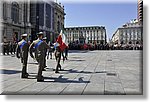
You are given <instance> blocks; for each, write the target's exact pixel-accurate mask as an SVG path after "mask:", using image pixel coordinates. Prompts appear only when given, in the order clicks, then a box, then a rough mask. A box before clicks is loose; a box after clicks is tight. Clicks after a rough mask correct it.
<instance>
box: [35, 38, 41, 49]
mask: <svg viewBox="0 0 150 102" xmlns="http://www.w3.org/2000/svg"><path fill="white" fill-rule="evenodd" d="M42 42H43V41H42V40H40V41H39V42H38V43H36V44H35V46H34V48H35V49H36V48H37V47H38V46H39V45H40V44H41V43H42Z"/></svg>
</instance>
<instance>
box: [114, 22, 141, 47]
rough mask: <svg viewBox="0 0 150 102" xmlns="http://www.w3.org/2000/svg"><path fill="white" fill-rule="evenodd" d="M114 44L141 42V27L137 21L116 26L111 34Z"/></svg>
mask: <svg viewBox="0 0 150 102" xmlns="http://www.w3.org/2000/svg"><path fill="white" fill-rule="evenodd" d="M112 42H113V43H114V44H142V43H143V27H142V24H140V23H139V22H137V21H132V22H130V23H127V24H125V25H123V26H122V27H120V28H118V29H117V30H116V32H115V33H114V34H113V36H112Z"/></svg>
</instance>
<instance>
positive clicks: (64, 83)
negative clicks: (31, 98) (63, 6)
mask: <svg viewBox="0 0 150 102" xmlns="http://www.w3.org/2000/svg"><path fill="white" fill-rule="evenodd" d="M0 57H1V58H2V59H3V60H2V63H1V67H0V70H1V73H0V77H2V80H1V82H0V83H1V84H2V85H3V87H2V90H1V91H2V94H33V95H36V94H54V95H64V94H65V95H70V94H72V95H81V94H82V95H88V94H93V95H96V94H100V95H105V94H106V95H118V94H119V95H120V94H121V95H126V94H142V93H143V90H142V89H143V88H142V83H143V82H142V69H143V65H142V51H129V50H126V51H120V50H116V51H71V52H70V53H69V58H68V60H67V61H65V62H64V63H63V62H61V64H62V68H63V69H64V70H63V71H61V72H60V73H59V74H55V73H54V71H53V69H55V67H56V62H55V59H54V58H53V59H49V60H47V66H48V67H47V68H46V71H43V76H44V78H45V79H44V82H37V80H36V75H37V71H38V68H37V67H38V66H37V64H36V62H34V61H33V60H32V59H31V57H29V61H28V73H29V74H30V76H29V78H28V79H21V77H20V76H21V63H20V60H18V59H17V58H16V57H14V56H3V55H1V56H0Z"/></svg>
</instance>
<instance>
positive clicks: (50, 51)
mask: <svg viewBox="0 0 150 102" xmlns="http://www.w3.org/2000/svg"><path fill="white" fill-rule="evenodd" d="M48 45H49V46H50V47H51V50H48V54H47V59H49V54H50V59H52V52H53V47H52V46H53V44H52V43H51V42H50V41H49V43H48Z"/></svg>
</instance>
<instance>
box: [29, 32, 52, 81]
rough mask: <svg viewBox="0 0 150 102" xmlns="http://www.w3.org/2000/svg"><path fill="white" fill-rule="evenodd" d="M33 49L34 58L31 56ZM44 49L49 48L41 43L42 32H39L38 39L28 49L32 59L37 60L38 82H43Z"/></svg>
mask: <svg viewBox="0 0 150 102" xmlns="http://www.w3.org/2000/svg"><path fill="white" fill-rule="evenodd" d="M33 49H34V51H35V57H34V56H33V54H32V51H33ZM45 49H50V47H49V46H48V45H47V44H46V43H45V42H44V41H43V32H39V33H38V39H37V40H35V41H33V42H32V43H31V45H30V47H29V51H30V56H31V57H32V58H33V59H37V60H38V75H37V81H38V82H41V81H44V78H43V76H42V70H43V68H44V59H45Z"/></svg>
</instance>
